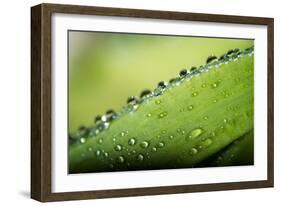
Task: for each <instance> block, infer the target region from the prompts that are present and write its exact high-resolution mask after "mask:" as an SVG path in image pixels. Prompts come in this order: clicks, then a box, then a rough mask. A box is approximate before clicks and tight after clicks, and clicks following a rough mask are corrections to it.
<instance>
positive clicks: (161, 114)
mask: <svg viewBox="0 0 281 206" xmlns="http://www.w3.org/2000/svg"><path fill="white" fill-rule="evenodd" d="M167 115H168V113H167V112H161V113H160V114H159V115H158V117H159V118H164V117H166V116H167Z"/></svg>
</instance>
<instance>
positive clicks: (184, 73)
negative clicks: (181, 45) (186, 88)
mask: <svg viewBox="0 0 281 206" xmlns="http://www.w3.org/2000/svg"><path fill="white" fill-rule="evenodd" d="M179 75H180V77H184V76H186V75H187V70H186V69H183V70H181V71H180V73H179Z"/></svg>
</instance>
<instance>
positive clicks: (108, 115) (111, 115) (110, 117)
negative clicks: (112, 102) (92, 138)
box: [103, 109, 116, 121]
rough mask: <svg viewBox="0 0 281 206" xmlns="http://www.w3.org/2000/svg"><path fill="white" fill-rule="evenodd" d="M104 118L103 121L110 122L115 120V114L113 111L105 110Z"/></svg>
mask: <svg viewBox="0 0 281 206" xmlns="http://www.w3.org/2000/svg"><path fill="white" fill-rule="evenodd" d="M103 116H105V117H106V119H105V121H112V120H114V119H115V118H116V112H115V111H114V110H113V109H110V110H107V111H106V113H105V115H103Z"/></svg>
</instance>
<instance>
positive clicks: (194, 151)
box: [189, 148, 198, 155]
mask: <svg viewBox="0 0 281 206" xmlns="http://www.w3.org/2000/svg"><path fill="white" fill-rule="evenodd" d="M197 153H198V150H197V149H196V148H191V149H190V151H189V154H190V155H196V154H197Z"/></svg>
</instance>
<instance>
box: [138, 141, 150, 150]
mask: <svg viewBox="0 0 281 206" xmlns="http://www.w3.org/2000/svg"><path fill="white" fill-rule="evenodd" d="M140 146H141V147H142V148H147V147H148V146H149V142H148V141H143V142H141V143H140Z"/></svg>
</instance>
